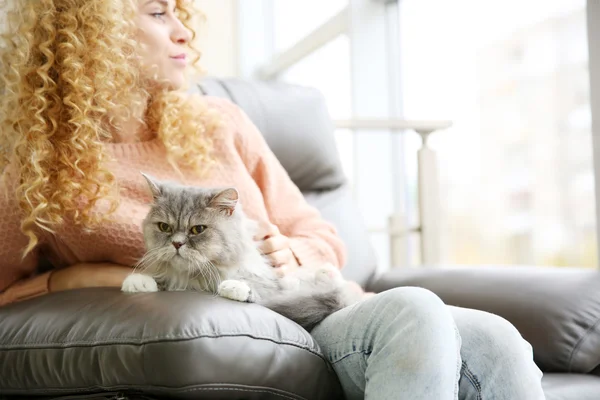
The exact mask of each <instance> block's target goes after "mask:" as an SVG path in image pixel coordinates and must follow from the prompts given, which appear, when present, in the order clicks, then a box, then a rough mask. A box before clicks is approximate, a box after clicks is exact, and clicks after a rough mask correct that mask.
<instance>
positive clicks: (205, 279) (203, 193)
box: [122, 175, 360, 330]
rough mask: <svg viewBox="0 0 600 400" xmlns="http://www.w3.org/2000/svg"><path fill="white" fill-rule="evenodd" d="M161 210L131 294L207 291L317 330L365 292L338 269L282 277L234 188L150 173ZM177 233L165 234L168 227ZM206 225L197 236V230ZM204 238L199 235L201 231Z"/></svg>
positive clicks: (152, 220) (149, 222) (147, 229)
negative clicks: (168, 179) (265, 252)
mask: <svg viewBox="0 0 600 400" xmlns="http://www.w3.org/2000/svg"><path fill="white" fill-rule="evenodd" d="M144 177H145V178H146V180H147V182H148V185H149V187H150V190H151V192H152V196H153V199H154V201H153V204H152V206H151V208H150V211H149V213H148V215H147V216H146V218H145V219H144V222H143V225H142V228H143V234H144V240H145V243H146V248H147V252H146V254H145V255H144V256H143V258H142V259H141V260H140V262H139V266H138V268H139V270H140V273H134V274H132V275H130V276H129V277H128V278H127V279H126V280H125V282H124V283H123V287H122V290H123V291H125V292H148V291H157V290H159V289H162V290H201V291H206V292H211V293H214V294H218V295H220V296H222V297H226V298H229V299H232V300H237V301H247V302H255V303H258V304H261V305H263V306H265V307H267V308H269V309H272V310H273V311H275V312H278V313H280V314H282V315H284V316H285V317H287V318H289V319H291V320H293V321H295V322H297V323H298V324H299V325H301V326H302V327H304V328H305V329H309V330H310V329H312V328H313V327H314V326H315V325H316V324H318V323H319V322H320V321H321V320H323V319H324V318H325V317H327V316H328V315H330V314H331V313H333V312H335V311H337V310H340V309H342V308H343V307H345V306H347V305H349V304H352V303H354V302H356V301H358V300H359V298H360V293H357V291H356V290H355V289H354V288H353V287H352V286H351V285H350V284H349V283H347V282H346V281H345V280H344V279H343V278H342V276H341V274H340V272H339V270H338V269H337V268H335V267H334V266H332V265H318V266H302V267H300V268H298V269H297V270H295V271H294V272H293V273H291V274H288V275H286V276H284V277H281V276H280V275H279V274H278V273H277V271H276V269H275V268H273V267H272V266H271V265H270V264H269V262H268V261H267V259H266V258H265V257H264V256H263V255H262V254H261V253H260V251H259V250H258V248H257V245H256V243H255V241H254V239H253V236H254V233H255V231H256V224H255V223H254V221H252V220H250V219H249V218H248V217H246V216H245V214H244V212H243V210H242V208H241V205H240V202H239V194H238V192H237V190H236V189H234V188H223V189H207V188H199V187H192V186H183V185H179V184H175V183H167V182H159V181H157V180H155V179H153V178H150V177H149V176H147V175H144ZM161 223H164V224H168V226H169V227H170V229H169V230H168V231H166V232H165V227H166V225H163V226H162V228H163V229H162V230H161V229H160V225H159V224H161ZM194 226H196V227H198V226H206V228H205V229H204V230H203V231H202V233H199V234H195V233H193V232H192V228H193V227H194ZM196 232H199V230H198V229H197V230H196Z"/></svg>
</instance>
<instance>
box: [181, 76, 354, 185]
mask: <svg viewBox="0 0 600 400" xmlns="http://www.w3.org/2000/svg"><path fill="white" fill-rule="evenodd" d="M190 92H200V93H203V94H206V95H210V96H216V97H223V98H226V99H229V100H231V101H232V102H234V103H236V104H237V105H238V106H239V107H240V108H242V109H243V110H244V112H245V113H246V114H248V117H249V118H250V120H252V122H253V123H254V125H256V127H257V128H258V130H259V131H260V132H261V133H262V134H263V136H264V137H265V140H266V141H267V144H268V145H269V148H270V149H271V150H272V151H273V153H274V154H275V156H276V157H277V159H278V160H279V162H281V165H282V166H283V167H284V168H285V170H286V171H287V173H288V174H289V176H290V178H291V179H292V181H293V182H294V183H295V184H296V186H298V188H300V190H302V191H309V190H331V189H335V188H338V187H339V186H341V185H343V184H344V183H345V182H346V176H345V175H344V171H343V169H342V166H341V162H340V156H339V154H338V150H337V146H336V143H335V138H334V135H333V132H334V129H335V127H334V125H333V122H332V121H331V117H330V115H329V112H328V109H327V103H326V101H325V98H324V97H323V95H322V94H321V93H320V92H319V91H318V90H316V89H314V88H310V87H305V86H301V85H294V84H291V83H286V82H275V81H274V82H262V81H256V82H254V81H249V80H247V79H239V78H227V79H217V78H205V79H203V80H201V81H200V82H199V84H198V85H192V87H191V89H190Z"/></svg>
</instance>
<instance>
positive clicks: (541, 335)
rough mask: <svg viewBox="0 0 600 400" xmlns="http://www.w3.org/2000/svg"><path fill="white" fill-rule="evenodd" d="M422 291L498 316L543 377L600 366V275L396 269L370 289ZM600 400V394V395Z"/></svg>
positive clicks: (572, 271) (591, 271) (483, 269)
mask: <svg viewBox="0 0 600 400" xmlns="http://www.w3.org/2000/svg"><path fill="white" fill-rule="evenodd" d="M396 286H419V287H423V288H426V289H429V290H431V291H433V292H434V293H436V294H437V295H438V296H440V298H441V299H442V300H443V301H444V302H446V304H450V305H454V306H459V307H468V308H474V309H479V310H484V311H488V312H491V313H494V314H498V315H500V316H502V317H504V318H506V319H507V320H509V321H510V322H511V323H512V324H513V325H515V327H516V328H517V329H518V330H519V332H520V333H521V335H523V337H524V338H525V339H526V340H527V341H528V342H529V343H531V345H532V346H533V350H534V358H535V361H536V363H537V364H538V365H539V367H540V368H541V369H542V371H544V372H571V373H573V372H575V373H590V372H592V371H593V370H594V369H595V368H596V367H597V366H598V365H600V289H599V288H600V271H598V270H596V269H579V268H550V267H548V268H546V267H510V266H504V267H503V266H497V267H483V266H474V267H450V268H447V267H435V268H428V267H424V268H415V269H409V268H397V269H394V270H392V271H390V272H388V273H386V274H384V275H382V276H380V277H378V278H377V279H376V280H375V281H374V283H373V284H372V285H371V287H370V288H369V289H371V290H374V291H382V290H386V289H389V288H392V287H396ZM598 398H600V394H599V395H598Z"/></svg>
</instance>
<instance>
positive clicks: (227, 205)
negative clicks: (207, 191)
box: [208, 188, 240, 215]
mask: <svg viewBox="0 0 600 400" xmlns="http://www.w3.org/2000/svg"><path fill="white" fill-rule="evenodd" d="M239 198H240V196H239V193H238V191H237V190H236V189H235V188H228V189H225V190H222V191H220V192H219V193H217V194H216V195H215V196H214V197H213V198H212V199H211V200H210V202H209V203H208V207H211V208H216V209H218V210H219V211H221V212H223V213H224V214H226V215H232V214H233V211H234V210H235V206H236V205H237V202H238V200H239Z"/></svg>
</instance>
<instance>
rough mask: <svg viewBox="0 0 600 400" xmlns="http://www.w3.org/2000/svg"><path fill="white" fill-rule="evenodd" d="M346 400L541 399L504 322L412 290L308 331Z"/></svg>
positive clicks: (531, 368)
mask: <svg viewBox="0 0 600 400" xmlns="http://www.w3.org/2000/svg"><path fill="white" fill-rule="evenodd" d="M311 333H312V335H313V336H314V338H315V339H316V341H317V342H318V343H319V345H320V347H321V349H322V351H323V354H325V356H326V357H327V358H328V359H329V361H330V362H331V363H332V365H333V367H334V369H335V371H336V373H337V375H338V377H339V379H340V382H341V384H342V387H343V389H344V392H345V394H346V398H347V399H348V400H354V399H367V400H388V399H407V400H456V399H461V400H463V399H464V400H542V399H544V398H545V397H544V393H543V392H542V387H541V378H542V372H541V371H540V370H539V369H538V368H537V366H536V365H535V363H534V362H533V352H532V348H531V346H530V345H529V343H527V342H526V341H525V340H524V339H523V338H522V337H521V335H520V334H519V332H518V331H517V330H516V329H515V328H514V327H513V326H512V325H511V324H510V323H509V322H508V321H506V320H505V319H503V318H501V317H499V316H497V315H493V314H489V313H486V312H483V311H477V310H471V309H466V308H459V307H452V306H447V305H445V304H444V303H443V302H442V301H441V300H440V298H439V297H437V296H436V295H435V294H433V293H432V292H430V291H428V290H425V289H420V288H413V287H403V288H396V289H392V290H388V291H386V292H383V293H380V294H378V295H376V296H373V297H371V298H368V299H366V300H364V301H362V302H361V303H358V304H355V305H354V306H351V307H348V308H346V309H343V310H341V311H338V312H337V313H335V314H333V315H330V316H329V317H328V318H327V319H325V320H324V321H323V322H321V323H320V324H319V325H317V327H315V329H313V331H312V332H311Z"/></svg>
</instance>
